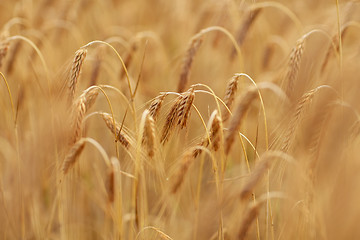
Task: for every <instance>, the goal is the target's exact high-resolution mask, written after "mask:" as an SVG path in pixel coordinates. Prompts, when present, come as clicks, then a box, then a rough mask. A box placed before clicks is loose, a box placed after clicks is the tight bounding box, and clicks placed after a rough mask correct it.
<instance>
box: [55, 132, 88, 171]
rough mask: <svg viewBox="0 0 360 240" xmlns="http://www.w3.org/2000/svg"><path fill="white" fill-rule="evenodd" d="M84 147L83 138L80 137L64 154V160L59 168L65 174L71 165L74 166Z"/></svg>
mask: <svg viewBox="0 0 360 240" xmlns="http://www.w3.org/2000/svg"><path fill="white" fill-rule="evenodd" d="M84 147H85V140H84V139H80V140H79V141H77V142H76V143H75V144H74V145H73V146H72V148H71V149H70V151H69V153H68V154H67V155H66V157H65V160H64V162H63V165H62V168H61V169H62V172H63V174H67V173H68V171H69V170H70V168H72V166H74V164H75V162H76V160H77V159H78V157H79V156H80V154H81V152H82V150H83V149H84Z"/></svg>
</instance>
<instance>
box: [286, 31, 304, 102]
mask: <svg viewBox="0 0 360 240" xmlns="http://www.w3.org/2000/svg"><path fill="white" fill-rule="evenodd" d="M304 45H305V39H304V38H303V37H302V38H300V39H298V40H297V41H296V44H295V47H293V49H292V50H291V53H290V59H289V63H288V69H287V72H286V76H285V80H286V81H287V87H286V89H285V91H286V94H287V95H288V96H292V93H293V91H294V85H295V82H296V80H297V78H298V73H299V69H300V64H301V58H302V55H303V52H304Z"/></svg>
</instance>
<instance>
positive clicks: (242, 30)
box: [231, 8, 261, 59]
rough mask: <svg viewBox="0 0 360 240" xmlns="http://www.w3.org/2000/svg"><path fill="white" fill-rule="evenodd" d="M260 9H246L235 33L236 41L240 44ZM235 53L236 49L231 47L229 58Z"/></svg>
mask: <svg viewBox="0 0 360 240" xmlns="http://www.w3.org/2000/svg"><path fill="white" fill-rule="evenodd" d="M260 11H261V8H256V9H252V10H251V11H248V12H247V14H246V16H245V19H244V21H243V22H242V24H241V25H240V27H239V29H238V31H237V34H236V41H237V43H238V44H239V46H241V45H242V44H243V43H244V40H245V37H246V36H247V33H248V32H249V30H250V28H251V26H252V25H253V23H254V22H255V20H256V18H257V16H258V15H259V13H260ZM235 55H236V50H235V48H233V50H232V52H231V59H233V58H234V56H235Z"/></svg>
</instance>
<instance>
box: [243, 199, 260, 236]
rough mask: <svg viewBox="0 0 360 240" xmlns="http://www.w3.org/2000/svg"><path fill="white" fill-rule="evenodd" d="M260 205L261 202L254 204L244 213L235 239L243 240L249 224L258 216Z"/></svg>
mask: <svg viewBox="0 0 360 240" xmlns="http://www.w3.org/2000/svg"><path fill="white" fill-rule="evenodd" d="M261 205H262V202H258V203H255V204H253V205H252V206H251V207H250V209H249V210H248V211H247V212H246V214H245V216H244V219H243V221H242V223H241V226H240V230H239V233H238V238H237V239H239V240H242V239H245V237H246V234H247V232H248V230H249V229H250V227H251V224H252V223H253V222H254V220H255V218H256V217H257V216H258V215H259V210H260V207H261Z"/></svg>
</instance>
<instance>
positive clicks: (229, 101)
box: [221, 75, 240, 122]
mask: <svg viewBox="0 0 360 240" xmlns="http://www.w3.org/2000/svg"><path fill="white" fill-rule="evenodd" d="M239 78H240V76H237V75H236V76H233V77H232V78H231V80H230V81H229V83H228V85H227V86H226V91H225V97H224V103H225V104H226V106H227V107H228V108H229V110H231V109H232V106H233V104H234V99H235V94H236V92H237V89H238V80H239ZM221 116H222V118H223V121H224V122H225V121H226V120H227V119H229V116H230V113H229V112H228V111H227V109H224V111H223V112H222V114H221Z"/></svg>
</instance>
